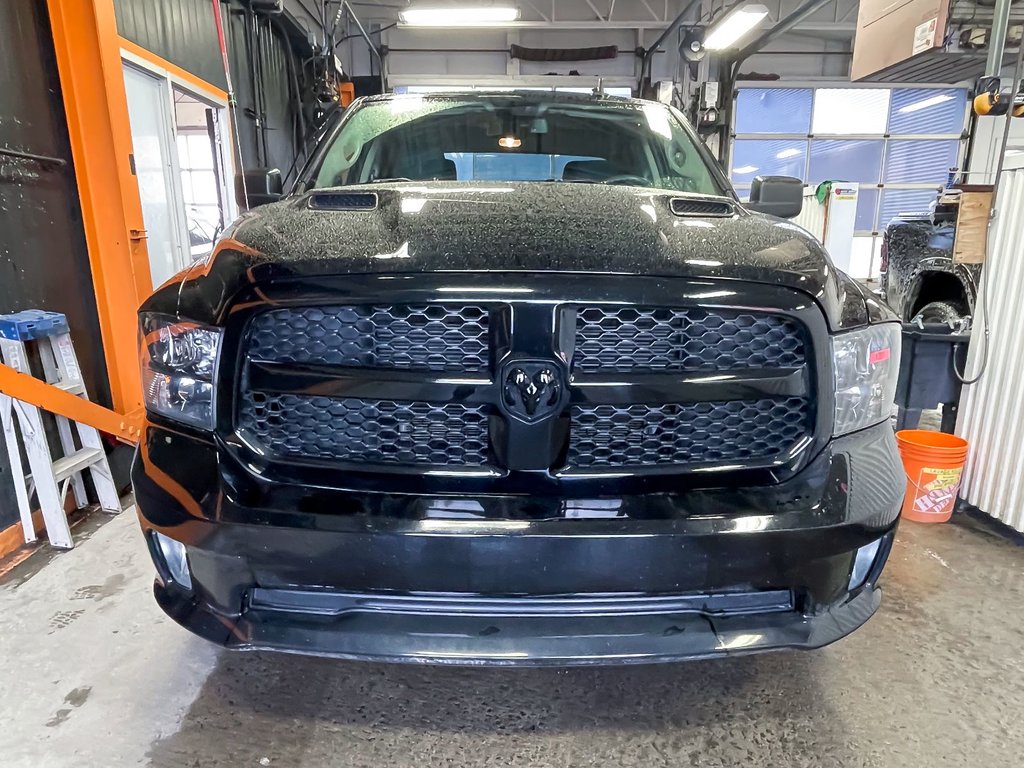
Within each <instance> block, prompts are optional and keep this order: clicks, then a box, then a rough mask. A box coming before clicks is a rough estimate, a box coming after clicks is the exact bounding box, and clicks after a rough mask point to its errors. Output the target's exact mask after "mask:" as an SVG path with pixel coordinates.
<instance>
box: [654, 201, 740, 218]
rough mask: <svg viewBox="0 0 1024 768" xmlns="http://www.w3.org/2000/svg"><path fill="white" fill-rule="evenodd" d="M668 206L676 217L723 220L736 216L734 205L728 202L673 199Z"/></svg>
mask: <svg viewBox="0 0 1024 768" xmlns="http://www.w3.org/2000/svg"><path fill="white" fill-rule="evenodd" d="M669 205H670V206H671V208H672V213H674V214H675V215H676V216H694V217H699V218H718V219H724V218H728V217H730V216H735V215H736V205H735V204H734V203H732V202H730V201H728V200H701V199H700V198H693V197H674V198H672V202H671V203H669Z"/></svg>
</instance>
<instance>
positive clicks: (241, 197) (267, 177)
mask: <svg viewBox="0 0 1024 768" xmlns="http://www.w3.org/2000/svg"><path fill="white" fill-rule="evenodd" d="M283 196H284V184H283V182H282V181H281V172H280V171H279V170H277V168H253V169H252V170H248V171H242V172H241V173H236V174H235V202H236V203H238V207H239V208H246V209H250V208H255V207H256V206H257V205H266V204H267V203H273V202H275V201H276V200H280V199H281V198H282V197H283Z"/></svg>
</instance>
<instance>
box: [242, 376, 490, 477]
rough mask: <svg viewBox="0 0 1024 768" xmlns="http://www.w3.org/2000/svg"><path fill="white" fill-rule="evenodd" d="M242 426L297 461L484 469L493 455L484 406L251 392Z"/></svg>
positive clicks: (246, 395)
mask: <svg viewBox="0 0 1024 768" xmlns="http://www.w3.org/2000/svg"><path fill="white" fill-rule="evenodd" d="M239 425H240V426H242V427H243V428H245V429H248V430H250V431H251V433H252V435H253V436H254V437H255V438H256V439H257V440H258V441H259V442H260V443H261V444H263V445H264V446H266V447H267V448H268V449H270V451H271V452H272V453H274V454H276V455H279V456H289V457H293V458H302V457H308V458H317V459H335V460H338V461H346V462H353V463H358V464H392V465H394V464H409V465H421V464H426V465H435V466H452V465H458V466H480V465H483V464H486V463H487V460H488V455H489V453H488V449H487V414H486V413H485V412H484V409H483V406H476V407H467V406H464V405H457V404H454V403H446V404H441V405H439V404H432V403H416V402H411V403H395V402H389V401H387V400H356V399H350V398H345V399H337V398H331V397H308V396H304V395H282V394H268V393H264V392H245V393H244V394H243V396H242V403H241V408H240V411H239Z"/></svg>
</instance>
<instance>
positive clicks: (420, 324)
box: [249, 304, 488, 371]
mask: <svg viewBox="0 0 1024 768" xmlns="http://www.w3.org/2000/svg"><path fill="white" fill-rule="evenodd" d="M487 320H488V314H487V308H486V307H483V306H480V305H476V304H469V305H460V306H452V305H446V304H420V305H414V306H391V305H380V306H332V307H305V308H298V309H274V310H271V311H269V312H265V313H263V314H261V315H258V316H257V317H256V318H255V319H254V320H253V323H252V330H251V331H250V334H251V335H250V339H249V355H250V357H252V358H254V359H259V360H276V361H279V362H289V363H314V364H323V365H346V366H356V367H361V368H396V369H399V370H422V371H482V370H484V369H486V368H487V362H488V357H487V352H488V348H487Z"/></svg>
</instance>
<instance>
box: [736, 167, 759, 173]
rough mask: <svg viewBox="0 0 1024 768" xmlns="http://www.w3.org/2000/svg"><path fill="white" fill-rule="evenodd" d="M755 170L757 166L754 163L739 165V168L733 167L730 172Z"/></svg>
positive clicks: (750, 171)
mask: <svg viewBox="0 0 1024 768" xmlns="http://www.w3.org/2000/svg"><path fill="white" fill-rule="evenodd" d="M756 170H757V166H756V165H741V166H740V167H739V168H733V169H732V172H733V173H739V174H744V173H753V172H754V171H756Z"/></svg>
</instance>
